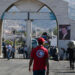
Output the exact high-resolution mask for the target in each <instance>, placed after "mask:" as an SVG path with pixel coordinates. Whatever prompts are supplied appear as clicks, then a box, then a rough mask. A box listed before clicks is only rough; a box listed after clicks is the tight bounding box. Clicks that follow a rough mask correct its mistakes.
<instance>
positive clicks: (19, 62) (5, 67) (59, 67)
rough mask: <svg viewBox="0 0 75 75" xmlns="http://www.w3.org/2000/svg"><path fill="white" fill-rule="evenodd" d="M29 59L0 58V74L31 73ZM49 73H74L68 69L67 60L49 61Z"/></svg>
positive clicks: (61, 74) (63, 74) (57, 74)
mask: <svg viewBox="0 0 75 75" xmlns="http://www.w3.org/2000/svg"><path fill="white" fill-rule="evenodd" d="M28 63H29V60H26V59H10V60H7V59H0V75H32V72H29V71H28ZM49 64H50V65H49V67H50V69H49V72H50V74H49V75H75V70H70V68H69V62H68V61H59V62H58V61H52V60H50V61H49Z"/></svg>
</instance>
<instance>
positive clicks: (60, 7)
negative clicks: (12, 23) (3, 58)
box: [0, 0, 75, 55]
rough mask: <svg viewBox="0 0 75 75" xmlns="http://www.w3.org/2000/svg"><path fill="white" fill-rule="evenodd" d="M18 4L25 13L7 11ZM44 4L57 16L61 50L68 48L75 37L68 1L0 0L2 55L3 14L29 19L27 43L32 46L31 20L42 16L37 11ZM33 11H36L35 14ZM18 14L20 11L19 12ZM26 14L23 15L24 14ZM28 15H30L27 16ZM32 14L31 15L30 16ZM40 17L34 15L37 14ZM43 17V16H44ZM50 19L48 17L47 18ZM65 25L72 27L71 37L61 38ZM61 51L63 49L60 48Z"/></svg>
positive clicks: (68, 27)
mask: <svg viewBox="0 0 75 75" xmlns="http://www.w3.org/2000/svg"><path fill="white" fill-rule="evenodd" d="M14 5H15V6H16V7H17V8H19V9H20V11H21V12H22V11H23V13H21V14H19V15H20V17H19V16H18V17H17V16H15V17H14V16H13V15H12V13H7V11H8V10H9V9H10V8H11V7H12V6H14ZM44 5H46V6H47V7H48V8H49V9H52V11H53V13H54V14H55V16H56V20H57V24H58V36H59V37H58V48H59V50H60V49H61V47H63V48H67V43H68V41H69V40H70V39H74V37H75V35H73V32H75V30H74V24H75V22H74V21H72V20H70V19H69V17H68V3H67V2H65V1H63V0H0V55H1V53H2V51H1V42H2V37H1V36H2V19H3V14H4V13H5V14H6V15H9V16H10V15H12V16H11V17H9V16H8V17H6V16H5V17H4V18H5V19H15V18H16V19H19V18H21V19H25V20H27V28H28V29H29V30H28V31H27V33H28V35H27V37H28V38H27V40H28V41H27V44H28V46H30V44H31V42H30V40H31V33H30V32H31V25H32V24H31V20H32V19H33V18H34V19H35V18H42V17H39V16H41V13H37V12H38V10H40V9H41V8H42V7H43V6H44ZM32 12H35V13H34V14H35V15H33V13H32ZM17 14H18V13H17ZM23 14H24V15H25V16H22V15H23ZM27 15H28V16H27ZM30 15H31V16H30ZM37 15H39V16H38V17H34V16H37ZM42 19H43V18H42ZM47 19H48V18H47ZM63 26H66V28H67V29H71V31H70V37H69V38H67V39H63V38H64V37H63V38H60V34H59V32H61V30H62V28H63ZM60 51H61V50H60Z"/></svg>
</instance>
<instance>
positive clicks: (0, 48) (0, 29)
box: [0, 19, 2, 56]
mask: <svg viewBox="0 0 75 75" xmlns="http://www.w3.org/2000/svg"><path fill="white" fill-rule="evenodd" d="M1 54H2V20H1V19H0V56H1Z"/></svg>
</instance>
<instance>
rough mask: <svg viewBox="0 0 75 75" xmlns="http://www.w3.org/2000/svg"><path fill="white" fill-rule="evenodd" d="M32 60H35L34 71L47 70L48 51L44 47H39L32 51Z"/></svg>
mask: <svg viewBox="0 0 75 75" xmlns="http://www.w3.org/2000/svg"><path fill="white" fill-rule="evenodd" d="M31 58H33V59H34V64H33V70H42V69H46V59H47V58H48V50H47V49H46V48H44V47H43V46H38V47H36V48H34V49H33V50H32V52H31Z"/></svg>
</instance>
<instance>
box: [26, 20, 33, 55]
mask: <svg viewBox="0 0 75 75" xmlns="http://www.w3.org/2000/svg"><path fill="white" fill-rule="evenodd" d="M26 31H27V35H26V37H27V39H26V44H27V47H28V54H30V52H31V49H32V22H31V20H27V24H26Z"/></svg>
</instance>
